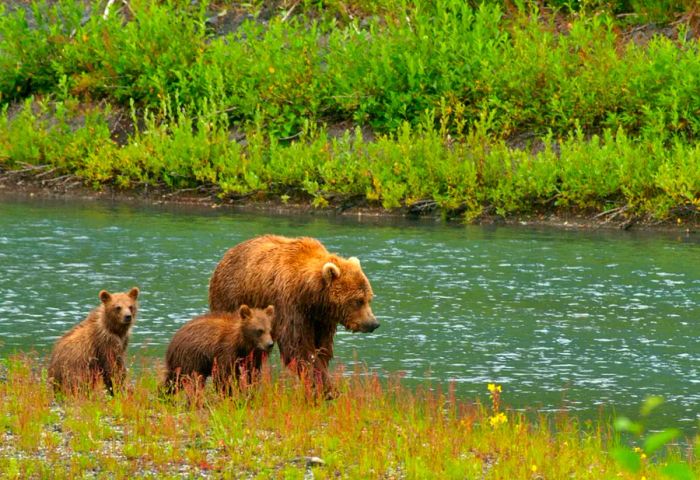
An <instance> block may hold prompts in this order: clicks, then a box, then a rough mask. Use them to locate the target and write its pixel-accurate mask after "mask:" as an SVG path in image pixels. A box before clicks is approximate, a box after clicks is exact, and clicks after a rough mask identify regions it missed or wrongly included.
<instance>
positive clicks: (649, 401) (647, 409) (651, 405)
mask: <svg viewBox="0 0 700 480" xmlns="http://www.w3.org/2000/svg"><path fill="white" fill-rule="evenodd" d="M662 403H664V399H663V398H662V397H659V396H656V395H652V396H650V397H647V398H646V400H644V403H643V404H642V408H641V409H640V411H639V413H641V414H642V416H643V417H646V416H648V415H649V414H650V413H651V412H653V411H654V409H655V408H656V407H658V406H659V405H661V404H662Z"/></svg>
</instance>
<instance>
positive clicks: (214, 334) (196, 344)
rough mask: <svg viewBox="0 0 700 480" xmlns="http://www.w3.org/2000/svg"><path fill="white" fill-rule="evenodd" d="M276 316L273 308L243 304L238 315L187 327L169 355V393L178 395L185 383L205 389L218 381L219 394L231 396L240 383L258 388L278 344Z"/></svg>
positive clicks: (212, 315)
mask: <svg viewBox="0 0 700 480" xmlns="http://www.w3.org/2000/svg"><path fill="white" fill-rule="evenodd" d="M274 315H275V308H274V307H273V306H272V305H270V306H268V307H267V308H266V309H264V310H262V309H258V308H249V307H248V306H247V305H241V306H240V308H238V310H237V311H235V312H233V313H227V312H221V313H208V314H206V315H202V316H200V317H197V318H195V319H193V320H190V321H189V322H187V323H186V324H185V325H183V326H182V327H181V328H180V329H179V330H178V331H177V332H176V333H175V335H174V336H173V339H172V340H171V341H170V345H169V346H168V351H167V352H166V355H165V366H166V369H167V372H166V377H165V383H164V389H165V391H166V392H167V393H173V392H174V391H175V390H177V389H178V388H180V386H181V385H182V380H183V379H185V378H186V379H190V380H195V381H197V382H198V386H199V387H200V388H203V387H204V382H205V381H206V378H207V377H209V376H212V377H213V379H214V386H215V387H216V389H217V390H219V391H220V392H222V393H229V394H230V393H232V387H233V385H234V383H237V384H238V386H243V385H244V384H250V383H252V382H253V381H254V380H255V377H256V376H257V374H258V373H259V372H260V368H261V367H262V363H263V360H264V357H265V355H266V353H267V352H269V351H270V350H271V349H272V346H273V345H274V343H273V341H272V321H273V318H274ZM244 374H245V376H243V375H244Z"/></svg>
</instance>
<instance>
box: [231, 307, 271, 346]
mask: <svg viewBox="0 0 700 480" xmlns="http://www.w3.org/2000/svg"><path fill="white" fill-rule="evenodd" d="M238 314H239V315H240V316H241V321H242V325H243V335H244V337H245V339H246V340H247V342H248V344H249V345H253V348H255V349H256V350H262V351H265V352H269V351H270V350H272V346H273V345H274V344H275V343H274V342H273V341H272V321H273V320H274V318H275V307H274V306H272V305H268V307H267V308H265V309H262V308H250V307H249V306H248V305H241V306H240V307H239V308H238Z"/></svg>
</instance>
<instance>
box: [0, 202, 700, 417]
mask: <svg viewBox="0 0 700 480" xmlns="http://www.w3.org/2000/svg"><path fill="white" fill-rule="evenodd" d="M263 233H276V234H282V235H288V236H299V235H308V236H313V237H317V238H319V239H320V240H321V241H322V242H323V243H324V244H325V245H326V246H327V248H328V249H329V250H331V251H333V252H337V253H339V254H341V255H344V256H353V255H354V256H357V257H359V258H360V259H361V261H362V265H363V268H364V271H365V273H366V274H367V276H368V277H369V279H370V281H371V283H372V286H373V289H374V291H375V294H376V298H375V301H374V302H373V308H374V311H375V313H376V315H377V317H378V318H379V320H380V321H381V327H380V328H379V329H378V330H377V331H376V332H374V333H372V334H351V333H349V332H346V331H344V330H343V329H342V328H341V329H340V330H339V332H338V335H337V336H336V352H335V353H336V356H335V364H338V363H342V364H344V365H346V366H347V367H348V370H352V368H353V366H355V365H356V364H358V363H359V364H361V365H363V366H366V367H367V369H368V370H370V371H373V372H378V373H379V374H380V375H381V376H388V375H392V374H401V375H403V376H404V378H405V380H404V381H405V382H406V384H407V385H418V384H426V383H430V384H431V385H433V386H435V387H438V386H442V387H443V388H444V385H445V384H446V383H447V382H450V381H452V382H454V384H455V388H456V391H457V393H458V395H460V396H463V397H465V398H481V399H482V400H487V391H486V384H487V383H492V382H493V383H498V384H501V385H502V386H503V394H502V395H503V397H502V398H503V402H504V403H505V404H506V405H509V406H511V407H513V408H518V409H538V410H540V411H554V410H567V411H569V412H572V413H575V414H577V415H581V416H582V417H584V418H596V417H597V416H599V415H600V412H601V411H603V412H606V413H604V415H608V414H609V413H610V412H612V411H615V412H617V413H618V414H620V413H621V414H626V415H632V416H634V415H635V414H636V412H638V408H639V405H640V404H641V402H642V401H643V399H644V398H645V397H646V396H648V395H661V396H663V397H664V398H665V399H666V401H667V402H666V404H665V405H664V406H662V407H661V408H660V409H659V411H658V412H656V415H655V418H654V419H653V420H652V422H653V423H655V424H658V425H667V426H671V425H676V426H681V427H683V428H684V429H692V428H694V427H695V426H697V424H698V418H699V415H700V238H699V237H698V235H697V234H696V235H686V234H682V233H677V234H671V233H649V232H619V231H613V232H604V231H587V232H582V231H565V230H561V229H559V230H555V229H535V228H528V227H481V226H463V225H445V224H440V223H436V222H416V221H409V220H396V219H394V220H378V219H373V218H372V219H361V218H346V217H342V218H338V217H330V218H329V217H327V216H312V215H308V216H264V215H253V214H243V213H234V212H231V211H230V210H227V211H223V210H219V209H205V208H184V207H173V206H169V207H168V206H153V205H150V206H149V205H146V206H144V205H138V206H137V205H132V204H124V203H107V202H86V201H56V200H52V201H40V200H32V201H28V200H8V199H4V200H2V201H0V357H3V356H7V355H9V354H10V353H12V352H15V351H29V350H34V351H36V352H38V353H39V354H40V355H46V354H47V353H48V351H49V349H50V346H51V345H52V343H53V342H54V341H55V340H56V339H57V338H58V337H59V336H60V335H61V334H62V333H63V332H65V331H66V330H67V329H68V328H70V326H71V325H73V324H75V323H77V322H78V321H80V320H81V319H82V318H84V316H85V314H86V313H87V312H88V311H89V310H90V309H91V308H93V307H94V306H96V305H97V303H98V299H97V293H98V292H99V290H100V289H103V288H105V289H108V290H110V291H124V290H127V289H129V288H130V287H131V286H134V285H138V286H139V287H140V288H141V291H142V294H141V297H140V301H141V310H140V314H139V319H138V322H137V324H136V326H135V328H134V331H133V336H132V342H131V344H130V350H129V353H130V354H131V355H132V356H134V357H139V356H158V357H160V356H162V355H163V353H164V351H165V348H166V346H167V343H168V341H169V339H170V337H171V336H172V334H173V332H174V331H175V330H177V328H178V327H179V326H180V325H181V324H182V323H184V322H185V321H187V320H188V319H190V318H191V317H192V316H194V315H197V314H199V313H202V312H204V311H205V310H206V308H207V284H208V281H209V276H210V275H211V272H212V271H213V269H214V266H215V265H216V263H217V262H218V261H219V259H220V258H221V256H222V255H223V253H224V251H225V250H226V249H227V248H229V247H231V246H233V245H235V244H236V243H238V242H240V241H242V240H245V239H247V238H250V237H252V236H255V235H259V234H263Z"/></svg>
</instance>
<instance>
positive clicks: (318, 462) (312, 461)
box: [304, 457, 326, 467]
mask: <svg viewBox="0 0 700 480" xmlns="http://www.w3.org/2000/svg"><path fill="white" fill-rule="evenodd" d="M304 458H305V460H306V466H307V467H321V466H323V465H325V464H326V462H324V461H323V459H322V458H319V457H304Z"/></svg>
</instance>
